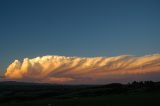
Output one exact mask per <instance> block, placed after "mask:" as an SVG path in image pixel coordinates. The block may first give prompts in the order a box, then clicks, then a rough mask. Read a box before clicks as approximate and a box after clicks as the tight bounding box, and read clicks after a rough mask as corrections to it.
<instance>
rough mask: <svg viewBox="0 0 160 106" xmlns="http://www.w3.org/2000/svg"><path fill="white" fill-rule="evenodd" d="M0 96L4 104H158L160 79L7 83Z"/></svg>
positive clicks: (105, 105)
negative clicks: (99, 83) (100, 83)
mask: <svg viewBox="0 0 160 106" xmlns="http://www.w3.org/2000/svg"><path fill="white" fill-rule="evenodd" d="M44 95H45V96H44ZM0 96H1V98H0V99H1V102H0V106H158V105H159V104H160V100H159V98H160V83H159V82H158V83H151V84H150V83H149V84H148V83H146V84H141V83H138V84H137V83H135V84H134V83H133V84H132V85H121V84H111V85H105V86H95V87H90V86H89V87H83V86H52V85H38V86H37V85H32V84H27V85H26V84H18V85H17V83H15V84H10V83H9V84H8V83H7V84H6V83H5V84H1V85H0ZM24 96H25V99H24ZM26 97H27V98H26ZM4 98H5V99H4ZM22 98H23V99H22ZM3 100H5V102H3ZM49 104H51V105H49Z"/></svg>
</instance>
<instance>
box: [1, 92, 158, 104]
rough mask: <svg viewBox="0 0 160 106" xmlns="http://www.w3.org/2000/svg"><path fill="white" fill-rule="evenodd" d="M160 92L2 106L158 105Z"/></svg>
mask: <svg viewBox="0 0 160 106" xmlns="http://www.w3.org/2000/svg"><path fill="white" fill-rule="evenodd" d="M159 98H160V93H140V94H127V95H124V94H120V95H106V96H96V97H80V98H67V99H55V98H48V99H42V100H35V101H25V102H16V101H14V102H10V103H5V104H1V105H0V106H49V105H48V104H51V106H142V105H143V106H144V105H145V106H157V105H158V104H160V100H159Z"/></svg>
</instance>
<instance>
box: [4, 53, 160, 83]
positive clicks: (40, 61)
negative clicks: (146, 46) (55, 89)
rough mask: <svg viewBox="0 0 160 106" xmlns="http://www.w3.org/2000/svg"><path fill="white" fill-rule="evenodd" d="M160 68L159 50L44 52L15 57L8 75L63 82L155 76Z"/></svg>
mask: <svg viewBox="0 0 160 106" xmlns="http://www.w3.org/2000/svg"><path fill="white" fill-rule="evenodd" d="M159 72H160V54H153V55H146V56H141V57H137V56H129V55H122V56H116V57H93V58H82V57H66V56H43V57H37V58H34V59H28V58H25V59H24V60H23V62H20V61H19V60H15V61H14V62H13V63H12V64H11V65H9V67H8V68H7V71H6V73H5V77H6V78H7V79H12V80H20V81H34V82H49V83H63V84H88V83H89V84H98V83H107V82H115V81H118V82H124V81H125V82H128V81H129V80H143V79H144V80H145V78H147V79H146V80H149V79H150V80H154V79H155V78H156V77H154V75H153V74H155V75H157V74H158V73H159Z"/></svg>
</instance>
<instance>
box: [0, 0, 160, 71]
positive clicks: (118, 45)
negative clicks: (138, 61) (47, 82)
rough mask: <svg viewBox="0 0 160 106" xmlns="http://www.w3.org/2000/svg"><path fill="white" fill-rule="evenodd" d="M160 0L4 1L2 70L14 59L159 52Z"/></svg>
mask: <svg viewBox="0 0 160 106" xmlns="http://www.w3.org/2000/svg"><path fill="white" fill-rule="evenodd" d="M159 11H160V1H159V0H14V1H13V0H0V71H1V72H2V73H3V72H5V71H6V69H7V67H8V65H9V64H11V63H12V62H13V61H14V60H15V59H18V60H23V59H24V58H26V57H27V58H35V57H38V56H45V55H60V56H79V57H97V56H98V57H99V56H105V57H110V56H119V55H135V56H144V55H148V54H156V53H159V52H160V48H159V45H160V30H159V29H160V12H159Z"/></svg>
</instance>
